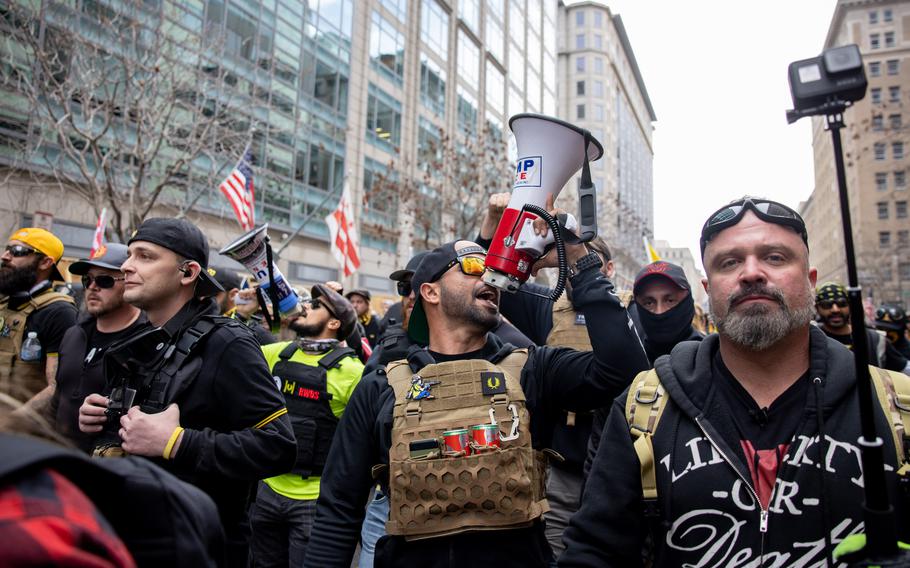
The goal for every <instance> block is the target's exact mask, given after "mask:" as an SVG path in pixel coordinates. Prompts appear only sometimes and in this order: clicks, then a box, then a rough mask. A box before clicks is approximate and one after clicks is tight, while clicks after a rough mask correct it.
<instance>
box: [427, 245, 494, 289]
mask: <svg viewBox="0 0 910 568" xmlns="http://www.w3.org/2000/svg"><path fill="white" fill-rule="evenodd" d="M459 252H466V251H465V250H462V251H459ZM468 254H471V253H470V252H468ZM456 264H457V265H458V267H459V268H460V269H461V273H462V274H467V275H468V276H480V275H482V274H483V271H484V270H486V268H485V266H484V259H483V258H477V257H476V256H457V257H455V258H454V259H453V260H451V261H450V262H449V264H448V265H446V267H445V268H443V269H442V270H440V271H439V272H437V273H436V274H435V275H433V278H431V279H430V282H436V281H437V280H439V279H440V278H442V275H443V274H445V273H446V272H448V270H449V269H450V268H452V267H453V266H455V265H456Z"/></svg>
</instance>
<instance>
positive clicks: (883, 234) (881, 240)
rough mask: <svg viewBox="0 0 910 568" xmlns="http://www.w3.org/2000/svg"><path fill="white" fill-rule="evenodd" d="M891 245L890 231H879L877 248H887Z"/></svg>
mask: <svg viewBox="0 0 910 568" xmlns="http://www.w3.org/2000/svg"><path fill="white" fill-rule="evenodd" d="M890 246H891V231H879V233H878V248H888V247H890Z"/></svg>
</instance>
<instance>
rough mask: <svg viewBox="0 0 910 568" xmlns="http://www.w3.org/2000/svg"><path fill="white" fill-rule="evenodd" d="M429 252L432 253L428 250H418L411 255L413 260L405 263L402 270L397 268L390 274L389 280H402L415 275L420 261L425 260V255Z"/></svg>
mask: <svg viewBox="0 0 910 568" xmlns="http://www.w3.org/2000/svg"><path fill="white" fill-rule="evenodd" d="M428 254H430V253H429V252H428V251H423V252H418V253H417V254H415V255H414V256H412V257H411V260H409V261H408V263H407V265H405V267H404V268H403V269H402V270H396V271H395V272H393V273H391V274H389V280H395V281H397V282H402V281H404V280H405V279H406V278H409V277H411V276H413V275H414V271H415V270H417V267H418V266H420V261H421V260H423V257H425V256H426V255H428Z"/></svg>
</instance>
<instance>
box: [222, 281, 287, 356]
mask: <svg viewBox="0 0 910 568" xmlns="http://www.w3.org/2000/svg"><path fill="white" fill-rule="evenodd" d="M209 272H211V273H213V274H212V275H213V276H214V277H215V280H216V281H218V284H219V285H220V286H221V288H222V291H221V292H218V293H217V294H216V295H215V303H216V304H217V305H218V312H219V313H220V314H221V315H223V316H226V317H229V318H234V319H236V320H238V321H240V322H241V323H243V324H245V325H246V326H247V327H249V328H250V329H251V330H253V335H255V336H256V339H257V340H258V341H259V344H260V345H269V344H271V343H275V336H274V335H272V334H271V333H269V331H268V330H266V329H265V328H264V327H263V326H262V319H261V318H260V317H258V316H256V315H255V313H256V312H257V311H259V303H258V302H257V301H256V300H249V299H246V298H243V299H240V298H241V296H242V295H241V294H240V286H241V285H242V283H243V281H242V280H241V278H240V276H238V275H237V273H236V272H233V271H230V270H223V269H222V270H213V269H209Z"/></svg>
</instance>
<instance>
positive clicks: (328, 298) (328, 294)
mask: <svg viewBox="0 0 910 568" xmlns="http://www.w3.org/2000/svg"><path fill="white" fill-rule="evenodd" d="M310 297H311V298H313V299H314V300H315V299H316V298H320V299H321V300H322V301H323V302H324V303H325V309H327V310H329V313H331V314H332V317H333V318H335V319H337V320H338V321H340V322H341V327H339V328H338V334H337V337H338V340H339V341H344V340H345V339H347V338H348V336H350V335H351V332H352V331H354V324H355V323H356V322H357V313H356V312H355V311H354V306H352V305H351V302H349V301H348V300H347V299H346V298H345V297H344V296H342V295H341V294H339V293H338V292H336V291H335V290H332V289H331V288H329V287H328V286H326V285H325V284H316V285H315V286H313V287H312V288H311V289H310Z"/></svg>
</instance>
